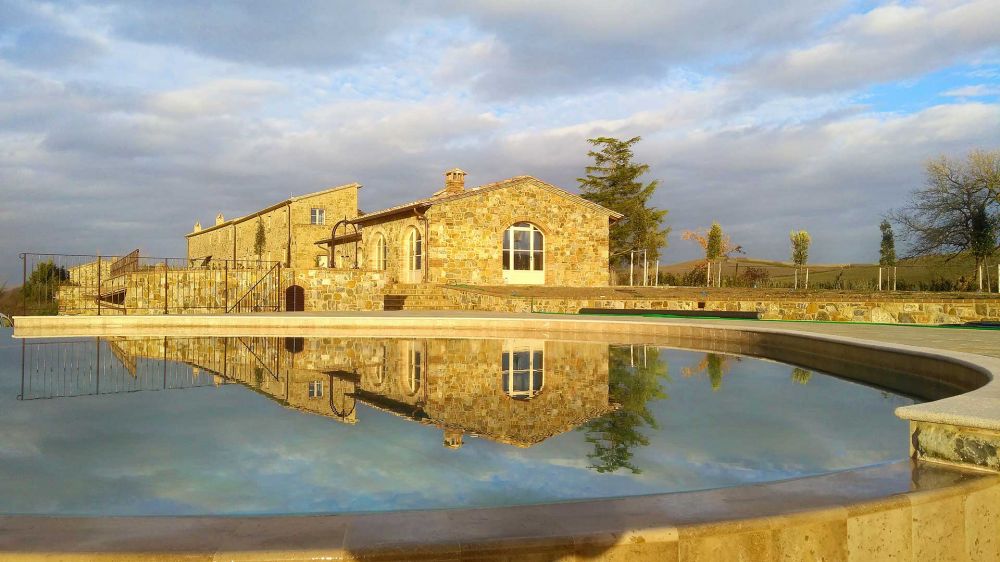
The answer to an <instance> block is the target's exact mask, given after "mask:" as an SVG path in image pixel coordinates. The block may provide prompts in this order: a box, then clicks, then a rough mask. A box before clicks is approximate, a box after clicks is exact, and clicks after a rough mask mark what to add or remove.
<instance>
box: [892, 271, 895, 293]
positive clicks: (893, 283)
mask: <svg viewBox="0 0 1000 562" xmlns="http://www.w3.org/2000/svg"><path fill="white" fill-rule="evenodd" d="M892 291H893V292H896V266H892Z"/></svg>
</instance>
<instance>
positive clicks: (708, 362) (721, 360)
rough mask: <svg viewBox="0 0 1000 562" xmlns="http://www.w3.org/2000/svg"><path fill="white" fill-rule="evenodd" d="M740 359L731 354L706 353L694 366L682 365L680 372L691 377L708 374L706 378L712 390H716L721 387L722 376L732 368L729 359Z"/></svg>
mask: <svg viewBox="0 0 1000 562" xmlns="http://www.w3.org/2000/svg"><path fill="white" fill-rule="evenodd" d="M733 360H736V361H740V360H741V358H739V357H734V356H732V355H720V354H718V353H706V354H705V357H703V358H702V360H701V361H699V362H698V364H697V365H696V366H694V367H684V368H683V369H681V374H683V375H684V376H685V377H693V376H696V375H700V374H702V373H707V374H708V380H709V382H711V384H712V390H713V391H716V390H719V388H721V387H722V377H723V376H725V374H726V373H728V372H729V369H731V368H732V365H730V361H733Z"/></svg>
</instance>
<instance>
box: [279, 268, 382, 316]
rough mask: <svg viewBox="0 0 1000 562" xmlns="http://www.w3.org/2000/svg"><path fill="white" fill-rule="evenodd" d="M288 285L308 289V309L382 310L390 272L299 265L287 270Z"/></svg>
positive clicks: (306, 306)
mask: <svg viewBox="0 0 1000 562" xmlns="http://www.w3.org/2000/svg"><path fill="white" fill-rule="evenodd" d="M283 275H284V280H283V284H284V287H286V288H287V287H290V286H292V285H298V286H300V287H302V289H303V290H304V291H305V309H306V310H307V311H336V310H345V311H349V310H382V304H383V301H384V289H385V284H386V274H385V272H382V271H367V270H362V269H296V270H293V271H288V272H286V273H283Z"/></svg>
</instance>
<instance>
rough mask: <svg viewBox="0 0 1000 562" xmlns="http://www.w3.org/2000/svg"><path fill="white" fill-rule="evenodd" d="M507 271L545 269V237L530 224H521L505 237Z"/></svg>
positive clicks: (504, 250) (504, 266)
mask: <svg viewBox="0 0 1000 562" xmlns="http://www.w3.org/2000/svg"><path fill="white" fill-rule="evenodd" d="M503 268H504V270H505V271H542V270H544V269H545V236H544V235H543V234H542V231H541V230H539V229H538V227H537V226H535V225H533V224H531V223H530V222H519V223H515V224H514V225H513V226H511V227H510V228H508V229H507V230H506V231H505V232H504V235H503Z"/></svg>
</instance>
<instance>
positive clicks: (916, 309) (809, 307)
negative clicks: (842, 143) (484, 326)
mask: <svg viewBox="0 0 1000 562" xmlns="http://www.w3.org/2000/svg"><path fill="white" fill-rule="evenodd" d="M441 289H442V296H443V297H444V298H446V299H447V302H448V303H449V304H450V305H451V308H455V309H459V310H481V311H496V312H548V313H562V314H576V313H577V312H579V311H580V309H582V308H613V309H623V310H690V311H697V310H704V311H706V312H714V311H741V312H757V313H759V314H760V318H761V319H763V320H817V321H830V322H872V323H884V324H960V323H964V322H979V321H993V322H997V321H1000V299H997V298H992V299H991V298H979V299H936V298H935V297H934V295H933V294H921V295H914V296H913V297H912V299H910V300H907V299H905V298H896V299H881V300H837V297H836V296H835V295H830V296H825V295H822V294H817V295H812V296H803V297H798V298H796V297H779V296H768V297H767V298H759V297H758V298H752V295H749V294H748V295H747V296H746V297H745V298H743V297H739V296H714V295H711V294H707V295H705V296H701V297H696V298H691V297H689V296H685V295H680V294H679V295H676V296H671V295H670V291H669V290H667V289H665V290H664V293H665V296H664V297H663V298H634V299H623V298H617V299H600V298H551V297H535V298H531V297H520V296H510V295H507V296H502V295H496V294H490V293H486V292H482V291H480V290H477V289H476V288H467V287H442V288H441ZM678 292H679V293H680V292H682V291H678ZM869 297H871V295H869Z"/></svg>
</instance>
